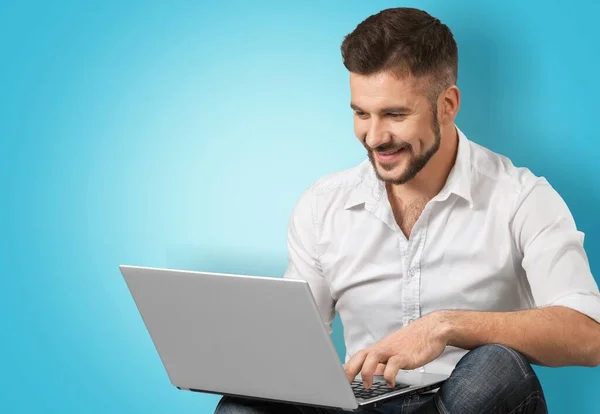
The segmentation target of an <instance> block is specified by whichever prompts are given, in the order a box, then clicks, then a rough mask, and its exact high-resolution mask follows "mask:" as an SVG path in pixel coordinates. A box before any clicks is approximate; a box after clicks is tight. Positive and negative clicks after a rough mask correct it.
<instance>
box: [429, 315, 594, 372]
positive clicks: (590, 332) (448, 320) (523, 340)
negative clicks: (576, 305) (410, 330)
mask: <svg viewBox="0 0 600 414" xmlns="http://www.w3.org/2000/svg"><path fill="white" fill-rule="evenodd" d="M439 317H440V319H441V321H442V325H443V326H444V331H445V335H446V338H447V341H448V345H451V346H456V347H459V348H463V349H473V348H476V347H478V346H480V345H484V344H501V345H505V346H507V347H510V348H512V349H515V350H517V351H519V352H520V353H522V354H523V355H525V356H526V357H527V358H528V359H529V360H530V361H531V362H533V363H536V364H539V365H547V366H566V365H581V366H597V365H599V364H600V324H598V323H597V322H596V321H594V320H593V319H591V318H588V317H587V316H585V315H583V314H581V313H579V312H577V311H574V310H572V309H569V308H565V307H561V306H554V307H547V308H539V309H531V310H524V311H515V312H476V311H441V312H439Z"/></svg>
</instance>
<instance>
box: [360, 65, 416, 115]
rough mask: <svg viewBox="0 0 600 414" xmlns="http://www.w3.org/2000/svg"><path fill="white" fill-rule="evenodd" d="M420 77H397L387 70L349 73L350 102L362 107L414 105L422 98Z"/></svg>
mask: <svg viewBox="0 0 600 414" xmlns="http://www.w3.org/2000/svg"><path fill="white" fill-rule="evenodd" d="M423 83H424V81H423V80H422V79H416V78H414V77H412V76H405V77H397V76H395V75H393V74H391V73H388V72H378V73H374V74H372V75H359V74H357V73H352V72H351V73H350V95H351V101H352V102H351V103H352V104H353V105H356V106H359V107H361V108H363V109H367V108H369V109H377V108H379V107H382V106H389V105H402V106H407V107H410V106H414V105H415V104H416V102H417V101H418V100H420V99H421V98H423V96H424V93H423V87H424V85H423Z"/></svg>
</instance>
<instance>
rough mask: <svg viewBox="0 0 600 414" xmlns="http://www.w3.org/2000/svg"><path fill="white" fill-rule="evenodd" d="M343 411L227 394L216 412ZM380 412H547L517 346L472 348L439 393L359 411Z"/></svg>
mask: <svg viewBox="0 0 600 414" xmlns="http://www.w3.org/2000/svg"><path fill="white" fill-rule="evenodd" d="M341 412H342V411H341V410H336V409H323V408H316V407H308V406H301V405H293V404H285V403H272V402H264V401H257V400H250V399H243V398H234V397H223V398H222V399H221V401H220V402H219V405H218V406H217V408H216V410H215V414H279V413H289V414H333V413H337V414H339V413H341ZM361 412H362V413H379V414H416V413H419V414H426V413H442V414H471V413H477V414H479V413H509V414H525V413H528V414H529V413H535V414H540V413H547V408H546V400H545V398H544V393H543V391H542V387H541V384H540V382H539V380H538V378H537V376H536V374H535V372H534V371H533V369H532V368H531V365H530V364H529V362H528V361H527V359H525V357H523V355H521V354H520V353H518V352H516V351H515V350H513V349H510V348H507V347H505V346H502V345H484V346H481V347H479V348H476V349H474V350H472V351H470V352H468V353H467V354H466V355H465V356H464V357H463V358H462V359H461V360H460V361H459V362H458V364H457V365H456V368H455V369H454V371H452V375H451V376H450V378H448V380H447V381H446V382H445V383H444V384H443V385H442V387H441V388H440V389H439V391H438V392H437V393H436V394H422V395H415V396H411V397H406V398H402V399H395V400H392V401H389V402H388V403H386V404H383V405H381V406H380V407H378V408H376V409H373V410H370V411H361Z"/></svg>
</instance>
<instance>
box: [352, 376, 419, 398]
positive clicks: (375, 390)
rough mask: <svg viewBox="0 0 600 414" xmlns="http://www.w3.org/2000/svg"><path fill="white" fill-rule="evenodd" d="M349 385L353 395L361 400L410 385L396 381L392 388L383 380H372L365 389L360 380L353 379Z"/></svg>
mask: <svg viewBox="0 0 600 414" xmlns="http://www.w3.org/2000/svg"><path fill="white" fill-rule="evenodd" d="M351 387H352V392H354V396H355V397H356V398H362V399H363V400H367V399H369V398H374V397H379V396H380V395H384V394H387V393H390V392H394V391H398V390H401V389H403V388H408V387H410V385H407V384H399V383H396V385H395V386H394V388H390V387H388V386H387V384H386V383H385V382H373V385H371V388H369V389H368V390H366V389H365V387H364V385H363V382H362V381H361V380H354V381H352V384H351Z"/></svg>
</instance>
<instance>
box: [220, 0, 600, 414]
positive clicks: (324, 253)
mask: <svg viewBox="0 0 600 414" xmlns="http://www.w3.org/2000/svg"><path fill="white" fill-rule="evenodd" d="M457 54H458V53H457V46H456V43H455V41H454V38H453V36H452V33H451V32H450V30H449V29H448V27H447V26H445V25H444V24H442V23H441V22H440V21H439V20H438V19H435V18H433V17H431V16H430V15H429V14H427V13H425V12H423V11H420V10H416V9H409V8H396V9H388V10H384V11H382V12H380V13H378V14H376V15H373V16H370V17H369V18H367V19H366V20H365V21H364V22H362V23H361V24H359V25H358V27H357V28H356V29H355V30H354V31H353V32H352V33H351V34H349V35H348V36H347V37H346V38H345V39H344V42H343V44H342V55H343V59H344V65H345V66H346V68H347V69H348V70H349V72H350V89H351V107H352V109H353V110H354V129H355V133H356V136H357V137H358V139H359V140H360V142H361V143H362V144H363V145H364V147H365V149H366V150H367V153H368V158H369V160H368V161H365V162H363V163H361V164H360V165H358V166H357V167H355V168H352V169H350V170H347V171H342V172H339V173H335V174H331V175H329V176H326V177H324V178H322V179H320V180H318V181H317V182H316V183H314V184H313V185H312V186H311V187H310V188H309V189H308V190H307V191H306V192H305V193H304V194H303V195H302V196H301V198H300V200H299V201H298V203H297V205H296V206H295V208H294V211H293V214H292V217H291V220H290V225H289V233H288V248H289V265H288V269H287V272H286V274H285V277H288V278H300V279H305V280H307V281H308V283H309V285H310V287H311V290H312V292H313V295H314V297H315V300H316V302H317V305H318V307H319V310H320V312H321V315H322V318H323V320H324V323H325V324H326V326H327V327H328V329H329V330H330V329H331V322H332V320H333V318H334V314H335V311H337V312H339V314H340V317H341V320H342V323H343V325H344V334H345V342H346V347H347V355H346V364H345V366H344V369H345V371H346V373H347V375H348V379H349V380H350V381H351V380H352V379H354V378H355V376H357V375H358V374H360V375H361V377H362V379H363V381H364V384H365V387H367V388H368V387H370V386H371V384H372V380H373V375H374V374H377V375H383V376H384V378H385V379H386V381H387V382H388V383H389V384H390V385H393V384H394V378H395V376H396V374H397V373H398V371H399V370H400V369H404V370H412V369H418V370H421V371H425V372H440V373H451V376H450V378H449V379H448V380H447V382H446V383H445V384H444V385H443V386H442V387H441V388H440V389H439V390H438V391H437V393H430V394H423V395H420V396H417V397H410V398H406V399H404V400H402V399H400V400H397V401H390V402H389V403H387V404H385V405H383V406H382V407H381V408H379V412H381V413H416V412H422V413H437V412H441V413H462V414H466V413H488V412H510V413H513V412H514V413H516V412H519V413H521V412H523V413H525V412H526V413H543V412H546V404H545V399H544V394H543V391H542V389H541V385H540V383H539V381H538V379H537V377H536V374H535V372H534V371H533V370H532V368H531V365H530V363H536V364H540V365H547V366H565V365H582V366H590V367H591V366H597V365H599V364H600V324H599V323H598V322H600V294H599V292H598V286H597V284H596V282H595V281H594V278H593V276H592V274H591V272H590V268H589V265H588V261H587V257H586V254H585V251H584V249H583V233H581V232H579V231H578V230H577V228H576V226H575V223H574V221H573V218H572V215H571V213H570V211H569V209H568V208H567V206H566V205H565V203H564V202H563V200H562V198H561V197H560V196H559V195H558V193H556V192H555V190H554V189H553V188H552V187H551V186H550V185H549V184H548V182H547V181H546V180H544V179H543V178H538V177H536V176H534V175H533V174H532V173H531V172H530V171H529V170H527V169H524V168H516V167H515V166H513V165H512V163H511V162H510V161H509V160H508V159H507V158H505V157H503V156H500V155H498V154H495V153H493V152H491V151H489V150H487V149H485V148H483V147H481V146H479V145H476V144H475V143H473V142H471V141H469V140H468V139H467V137H466V136H465V135H464V134H463V133H462V131H460V130H459V129H458V128H457V127H456V125H455V124H454V120H455V118H456V115H457V113H458V110H459V107H460V92H459V90H458V88H457V87H456V79H457V66H458V65H457V61H458V58H457ZM217 412H219V413H271V412H290V413H293V412H311V413H317V412H326V411H325V410H322V409H316V408H307V407H300V406H293V405H285V404H275V403H264V402H251V401H247V400H243V399H234V398H224V399H223V400H222V401H221V403H220V406H219V407H218V408H217ZM331 412H334V411H333V410H331Z"/></svg>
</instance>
